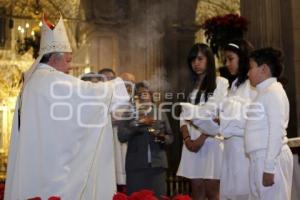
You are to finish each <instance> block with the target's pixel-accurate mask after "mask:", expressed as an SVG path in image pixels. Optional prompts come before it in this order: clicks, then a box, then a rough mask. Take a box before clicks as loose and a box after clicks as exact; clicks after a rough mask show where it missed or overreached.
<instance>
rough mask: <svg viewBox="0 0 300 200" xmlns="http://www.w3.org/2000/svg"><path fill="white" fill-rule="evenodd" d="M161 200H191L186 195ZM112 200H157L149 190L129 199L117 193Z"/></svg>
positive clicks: (135, 193) (164, 197) (165, 197)
mask: <svg viewBox="0 0 300 200" xmlns="http://www.w3.org/2000/svg"><path fill="white" fill-rule="evenodd" d="M160 198H161V199H163V200H191V197H190V196H188V195H181V194H179V195H176V196H174V197H172V198H170V197H167V196H161V197H160ZM113 200H158V198H157V197H155V195H154V192H153V191H151V190H141V191H138V192H134V193H132V194H131V195H130V196H129V197H128V196H127V195H125V194H123V193H119V192H118V193H117V194H115V195H114V197H113Z"/></svg>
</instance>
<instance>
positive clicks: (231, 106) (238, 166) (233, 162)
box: [220, 79, 256, 200]
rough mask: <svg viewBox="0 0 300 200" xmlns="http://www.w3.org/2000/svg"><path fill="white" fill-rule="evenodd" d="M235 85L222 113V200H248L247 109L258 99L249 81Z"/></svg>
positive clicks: (223, 104) (233, 84)
mask: <svg viewBox="0 0 300 200" xmlns="http://www.w3.org/2000/svg"><path fill="white" fill-rule="evenodd" d="M236 82H237V79H236V80H235V81H234V82H233V83H232V86H231V88H230V90H229V92H228V97H227V98H226V100H225V101H224V102H223V103H222V108H221V111H220V133H221V134H222V135H223V137H224V154H223V163H222V173H221V184H220V196H221V199H224V200H225V199H226V200H227V199H230V200H246V199H248V198H249V194H250V186H249V158H248V157H247V156H246V153H245V144H244V133H245V126H246V118H245V116H244V115H243V112H244V111H245V108H246V107H245V106H246V105H247V104H249V103H250V102H251V100H253V98H254V97H255V96H256V90H255V88H253V87H251V85H250V82H249V80H246V81H245V82H244V83H243V84H241V85H239V86H238V87H236Z"/></svg>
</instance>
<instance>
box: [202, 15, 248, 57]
mask: <svg viewBox="0 0 300 200" xmlns="http://www.w3.org/2000/svg"><path fill="white" fill-rule="evenodd" d="M248 24H249V21H248V20H247V19H246V18H245V17H242V16H240V15H237V14H227V15H223V16H216V17H212V18H209V19H207V20H206V21H205V22H204V24H202V28H203V29H204V34H205V36H206V39H207V42H209V44H210V47H211V48H212V51H213V52H214V54H216V55H218V51H219V48H220V47H222V46H223V45H225V44H227V43H228V42H229V41H230V40H233V39H241V38H243V37H244V34H245V32H246V31H247V30H248Z"/></svg>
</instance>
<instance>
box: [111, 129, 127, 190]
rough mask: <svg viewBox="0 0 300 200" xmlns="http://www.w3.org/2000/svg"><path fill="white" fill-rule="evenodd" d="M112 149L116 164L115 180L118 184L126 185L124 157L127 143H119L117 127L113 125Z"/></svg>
mask: <svg viewBox="0 0 300 200" xmlns="http://www.w3.org/2000/svg"><path fill="white" fill-rule="evenodd" d="M113 132H114V133H113V135H114V151H115V165H116V180H117V184H118V185H126V172H125V158H126V152H127V143H121V142H120V141H119V139H118V128H117V127H113Z"/></svg>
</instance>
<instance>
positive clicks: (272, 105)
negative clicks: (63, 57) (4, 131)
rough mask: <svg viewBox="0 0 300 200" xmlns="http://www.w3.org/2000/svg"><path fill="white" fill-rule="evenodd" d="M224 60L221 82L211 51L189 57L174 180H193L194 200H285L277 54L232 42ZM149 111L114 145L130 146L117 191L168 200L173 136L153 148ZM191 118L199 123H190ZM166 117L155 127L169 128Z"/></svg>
mask: <svg viewBox="0 0 300 200" xmlns="http://www.w3.org/2000/svg"><path fill="white" fill-rule="evenodd" d="M222 53H223V54H222V55H223V61H224V62H223V63H224V67H222V68H220V70H219V71H220V73H219V74H220V76H218V75H217V74H218V73H217V68H216V64H215V58H214V55H213V53H212V51H211V49H210V48H209V46H207V45H206V44H200V43H197V44H195V45H193V47H192V48H191V50H190V52H189V55H188V58H187V64H188V65H187V69H186V70H188V71H189V72H190V75H191V78H190V80H189V83H186V85H187V87H186V88H187V89H186V92H187V94H188V95H187V98H186V102H187V103H183V104H182V113H181V120H180V132H181V133H182V138H183V147H182V154H181V160H180V164H179V167H178V171H177V175H178V176H182V177H185V178H187V179H189V180H190V182H191V188H192V198H193V199H195V200H200V199H209V200H214V199H224V200H246V199H251V200H252V199H253V200H255V199H290V195H291V181H292V169H293V168H292V166H293V162H292V154H291V152H290V149H289V147H288V146H287V144H286V143H287V137H286V128H287V124H288V117H289V102H288V99H287V96H286V94H285V91H284V89H283V87H282V85H281V83H279V82H278V80H280V78H281V74H282V70H283V64H282V55H281V52H280V51H279V50H276V49H274V48H264V49H259V50H254V48H253V46H252V45H251V43H250V42H248V41H245V40H233V41H231V42H229V43H228V44H227V45H225V46H223V47H222ZM92 74H96V73H92ZM98 74H102V75H104V77H106V78H104V79H106V80H112V79H113V78H114V77H116V74H115V72H114V71H113V70H111V69H103V70H100V71H99V73H98ZM89 75H91V73H90V74H87V76H89ZM126 75H127V76H130V77H134V75H132V74H130V73H124V74H121V75H120V77H123V80H125V81H131V83H132V84H133V85H134V84H135V83H134V78H132V79H128V78H127V79H126ZM124 77H125V78H124ZM83 78H84V77H83ZM90 81H92V79H90ZM99 81H103V79H101V78H100V79H99ZM128 88H131V87H127V89H128ZM134 88H135V89H134V91H135V92H134V93H133V96H132V98H133V101H135V103H136V102H137V101H138V102H140V104H141V105H142V104H143V103H144V104H145V103H149V102H151V101H152V97H151V91H150V90H149V86H147V84H146V83H145V82H140V83H136V84H135V86H134ZM129 92H130V93H131V92H132V91H129ZM142 94H143V95H142ZM211 105H213V106H211ZM148 108H149V109H150V111H148V114H147V116H140V117H139V125H136V124H133V123H130V120H132V119H130V120H129V121H128V120H123V121H122V123H119V124H117V125H116V131H117V134H115V135H118V139H119V141H117V140H115V144H116V146H119V145H120V144H118V143H119V142H121V145H124V143H125V144H127V145H128V149H127V154H126V162H123V163H121V165H123V166H126V167H125V170H123V171H125V173H123V180H127V181H120V182H119V184H120V185H126V186H127V193H128V194H131V193H133V192H136V191H139V190H141V189H145V188H147V189H151V190H153V191H155V193H156V194H157V195H158V196H161V195H165V194H166V175H165V170H166V169H167V167H168V166H167V159H166V153H165V147H164V145H168V144H171V143H172V140H173V135H172V131H171V129H170V128H165V127H164V128H162V129H161V134H162V135H163V138H162V140H163V141H164V143H163V145H162V143H161V141H159V142H157V141H156V139H157V136H155V135H153V134H151V133H150V132H149V127H151V126H153V125H154V124H155V120H154V118H153V112H151V106H148V107H147V109H148ZM194 112H197V114H198V115H197V116H193V115H191V116H189V115H190V114H191V113H194ZM163 116H164V117H163V119H160V120H161V121H163V122H165V124H166V125H167V127H169V122H168V119H167V117H166V116H165V115H163ZM116 146H115V148H116V149H119V148H118V147H116ZM117 151H118V150H117ZM125 151H126V150H125ZM124 156H125V154H124V153H123V157H124ZM118 159H119V160H120V159H121V160H123V161H124V160H125V159H122V158H121V157H120V156H118ZM119 160H116V163H117V165H120V161H119ZM116 168H117V169H118V168H120V166H117V167H116ZM126 175H127V177H126ZM118 176H119V175H117V179H118ZM123 189H124V187H123ZM121 191H122V190H121ZM123 191H124V190H123Z"/></svg>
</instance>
